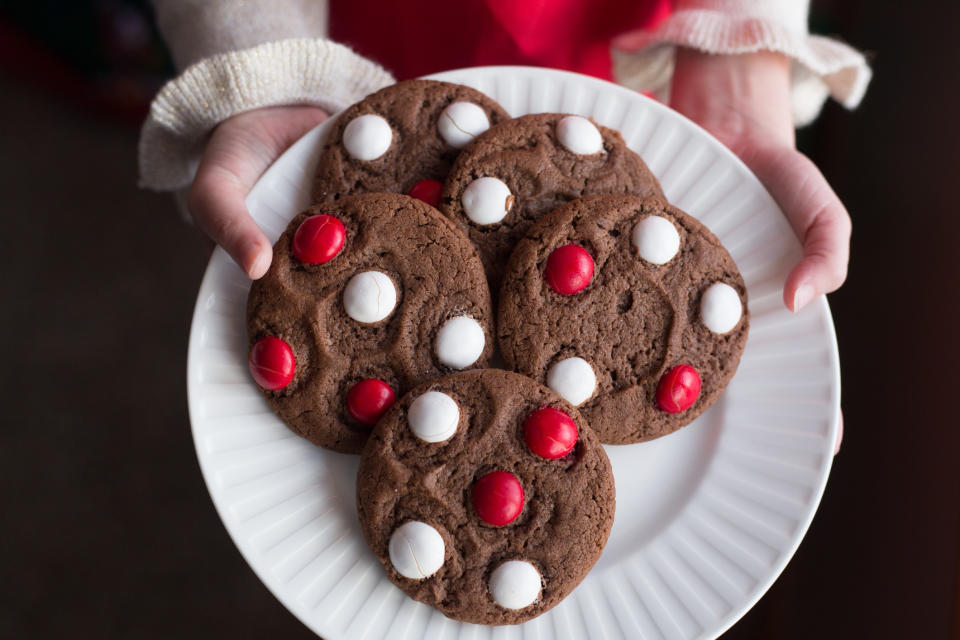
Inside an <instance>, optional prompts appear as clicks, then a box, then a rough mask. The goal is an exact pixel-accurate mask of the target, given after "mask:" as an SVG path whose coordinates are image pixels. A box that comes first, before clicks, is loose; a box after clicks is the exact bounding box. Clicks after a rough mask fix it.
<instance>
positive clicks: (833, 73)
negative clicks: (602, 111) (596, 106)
mask: <svg viewBox="0 0 960 640" xmlns="http://www.w3.org/2000/svg"><path fill="white" fill-rule="evenodd" d="M809 4H810V3H809V0H677V1H676V10H675V11H674V13H673V14H672V15H671V16H670V17H669V18H667V19H666V20H665V21H663V22H662V23H661V24H660V25H658V26H657V27H656V28H655V29H653V30H640V31H634V32H631V33H627V34H624V35H622V36H620V37H618V38H617V39H616V40H614V42H613V50H612V53H613V60H614V65H613V72H614V77H615V78H616V79H617V81H618V82H620V83H621V84H623V85H626V86H628V87H631V88H633V89H637V90H647V91H652V92H654V93H655V94H657V95H658V97H660V98H661V99H664V100H666V99H668V98H669V96H668V94H667V92H668V91H669V87H670V80H671V77H672V75H673V61H674V53H675V51H676V48H677V47H690V48H693V49H697V50H700V51H704V52H706V53H716V54H738V53H750V52H754V51H777V52H780V53H783V54H785V55H786V56H788V57H789V58H790V59H791V61H792V65H791V96H790V97H791V106H792V109H793V119H794V123H795V124H797V125H798V126H802V125H804V124H807V123H809V122H811V121H813V120H814V119H815V118H816V117H817V115H818V114H819V113H820V109H821V108H822V107H823V103H824V102H825V101H826V99H827V97H828V96H832V97H833V98H834V99H836V100H837V101H839V102H840V103H841V104H842V105H844V106H845V107H847V108H848V109H852V108H854V107H856V106H857V105H858V104H859V103H860V100H861V99H862V98H863V94H864V92H865V91H866V88H867V85H868V84H869V82H870V76H871V71H870V67H869V65H868V64H867V61H866V59H865V58H864V56H863V54H862V53H860V52H859V51H857V50H856V49H854V48H852V47H850V46H848V45H846V44H844V43H842V42H839V41H837V40H833V39H830V38H825V37H822V36H817V35H810V33H809V31H808V29H807V12H808V9H809Z"/></svg>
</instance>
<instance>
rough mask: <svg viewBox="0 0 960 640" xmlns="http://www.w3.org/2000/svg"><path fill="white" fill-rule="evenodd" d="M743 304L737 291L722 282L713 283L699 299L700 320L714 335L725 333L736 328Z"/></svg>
mask: <svg viewBox="0 0 960 640" xmlns="http://www.w3.org/2000/svg"><path fill="white" fill-rule="evenodd" d="M742 314H743V303H742V302H740V296H739V295H738V294H737V290H736V289H734V288H733V287H731V286H730V285H728V284H725V283H723V282H714V283H713V284H712V285H710V286H709V287H708V288H707V290H706V291H704V292H703V297H702V298H701V299H700V319H701V320H702V321H703V324H704V325H706V327H707V329H710V331H713V332H714V333H726V332H728V331H730V330H731V329H733V328H734V327H735V326H737V323H738V322H740V316H741V315H742Z"/></svg>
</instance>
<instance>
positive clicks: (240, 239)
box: [187, 106, 326, 280]
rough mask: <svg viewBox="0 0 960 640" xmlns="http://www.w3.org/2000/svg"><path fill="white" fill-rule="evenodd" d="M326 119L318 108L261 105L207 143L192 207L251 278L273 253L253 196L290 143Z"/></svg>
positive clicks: (189, 203) (258, 274)
mask: <svg viewBox="0 0 960 640" xmlns="http://www.w3.org/2000/svg"><path fill="white" fill-rule="evenodd" d="M325 118H326V114H325V113H324V112H323V111H322V110H321V109H317V108H315V107H307V106H300V107H273V108H266V109H258V110H256V111H251V112H247V113H243V114H240V115H237V116H234V117H232V118H230V119H229V120H226V121H225V122H223V123H221V124H220V125H219V126H218V127H217V128H216V129H215V130H214V132H213V134H212V135H211V137H210V141H209V142H208V143H207V147H206V149H205V150H204V155H203V158H202V160H201V162H200V166H199V168H198V169H197V175H196V177H195V178H194V181H193V184H192V185H191V187H190V191H189V193H188V195H187V208H188V209H189V210H190V213H191V214H192V215H193V218H194V221H195V222H196V224H197V226H198V227H199V228H200V229H201V230H202V231H203V232H204V233H206V234H207V235H208V236H209V237H210V238H211V239H213V241H214V242H216V243H217V244H219V245H220V246H221V247H223V249H224V250H225V251H226V252H227V253H228V254H229V255H230V257H231V258H233V260H234V261H235V262H236V263H237V264H238V265H239V266H240V268H241V269H243V271H244V273H246V274H247V276H248V277H250V278H251V279H254V280H255V279H257V278H260V277H262V276H263V275H264V274H265V273H266V272H267V269H269V267H270V262H271V260H272V253H273V252H272V248H271V246H270V242H269V240H268V239H267V237H266V236H265V235H264V233H263V232H262V231H261V230H260V228H259V227H258V226H257V224H256V222H255V221H254V220H253V218H252V217H251V216H250V212H249V211H248V210H247V205H246V198H247V194H248V193H249V192H250V189H251V188H252V187H253V185H254V184H255V183H256V181H257V180H258V179H259V177H260V176H261V175H262V174H263V172H264V171H265V170H266V169H267V168H268V167H269V166H270V164H272V163H273V161H274V160H275V159H276V158H277V157H278V156H279V155H280V154H281V153H282V152H283V151H284V150H285V149H286V148H287V147H288V146H290V144H292V143H293V142H295V141H296V140H297V139H298V138H299V137H300V136H301V135H303V134H304V133H306V132H307V131H309V130H310V129H311V128H313V127H314V126H315V125H316V124H318V123H319V122H322V121H323V120H324V119H325Z"/></svg>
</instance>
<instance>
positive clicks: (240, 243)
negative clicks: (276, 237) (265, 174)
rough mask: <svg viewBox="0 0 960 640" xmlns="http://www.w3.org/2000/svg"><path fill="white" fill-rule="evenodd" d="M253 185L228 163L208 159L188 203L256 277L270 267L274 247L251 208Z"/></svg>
mask: <svg viewBox="0 0 960 640" xmlns="http://www.w3.org/2000/svg"><path fill="white" fill-rule="evenodd" d="M252 186H253V183H252V182H251V183H249V184H248V183H247V182H245V181H242V180H241V179H240V178H238V177H237V175H236V174H235V173H233V172H232V171H230V169H229V168H228V167H224V166H223V165H220V164H217V163H215V162H212V161H211V162H206V161H205V162H204V163H202V164H201V165H200V169H199V170H198V171H197V176H196V178H195V179H194V181H193V186H191V188H190V193H189V194H188V196H187V206H188V208H189V209H190V212H191V214H192V215H193V219H194V221H195V222H196V224H197V226H198V227H199V228H200V230H201V231H203V232H204V233H205V234H207V236H209V237H210V238H212V239H213V241H214V242H216V243H217V244H218V245H220V246H221V247H223V249H224V251H226V252H227V253H228V254H229V255H230V257H231V258H233V261H234V262H236V263H237V264H238V265H239V266H240V268H241V269H243V272H244V273H246V274H247V277H249V278H251V279H253V280H256V279H257V278H261V277H263V274H265V273H266V272H267V269H268V268H269V267H270V262H271V260H272V257H273V251H272V248H271V246H270V241H269V240H267V237H266V236H265V235H264V233H263V231H261V230H260V227H258V226H257V223H256V222H254V220H253V218H252V217H250V212H249V211H247V205H246V197H247V193H248V192H249V191H250V188H251V187H252Z"/></svg>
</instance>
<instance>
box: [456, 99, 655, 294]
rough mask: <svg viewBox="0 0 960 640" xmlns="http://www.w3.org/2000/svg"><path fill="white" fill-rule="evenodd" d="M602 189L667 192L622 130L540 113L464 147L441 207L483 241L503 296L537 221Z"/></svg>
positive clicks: (500, 126)
mask: <svg viewBox="0 0 960 640" xmlns="http://www.w3.org/2000/svg"><path fill="white" fill-rule="evenodd" d="M598 193H619V194H637V195H641V196H651V197H660V198H662V197H663V191H662V190H661V189H660V184H659V183H658V182H657V179H656V178H655V177H654V175H653V173H651V172H650V170H649V169H648V168H647V166H646V165H645V164H644V162H643V160H642V159H641V158H640V156H638V155H637V154H636V153H634V152H633V151H631V150H630V149H629V148H628V147H627V145H626V143H625V142H624V140H623V137H622V136H621V135H620V133H619V132H617V131H615V130H613V129H608V128H606V127H603V126H600V125H598V124H596V123H595V122H593V121H592V120H590V119H589V118H585V117H583V116H577V115H567V114H559V113H539V114H532V115H525V116H521V117H519V118H515V119H513V120H508V121H507V122H503V123H500V124H496V125H494V126H492V127H490V129H489V130H488V131H487V132H485V133H483V134H482V135H480V136H478V137H477V139H476V140H474V141H473V143H472V144H471V145H470V146H469V147H467V148H466V149H464V151H463V152H462V153H461V154H460V156H459V157H458V158H457V160H456V163H455V164H454V165H453V169H451V171H450V175H449V177H448V178H447V182H446V186H445V187H444V191H443V199H442V203H441V210H442V211H443V212H444V213H445V214H446V215H447V216H449V217H450V219H451V220H453V221H454V222H456V223H457V224H458V225H459V227H460V228H461V229H462V230H463V231H464V232H465V233H466V234H467V235H469V236H470V239H471V240H472V241H473V242H474V244H476V245H477V247H478V249H479V251H480V257H481V258H482V260H483V265H484V268H485V269H486V270H487V276H488V278H489V279H490V286H491V288H492V289H493V293H494V296H496V295H497V292H498V290H499V286H500V281H501V279H502V275H503V269H504V266H505V265H506V262H507V259H508V258H509V257H510V253H511V252H512V251H513V247H514V245H516V243H517V242H518V241H519V240H520V238H521V237H523V235H524V234H525V233H526V232H527V230H528V229H529V228H530V226H531V225H532V224H533V223H534V222H536V221H537V220H538V219H540V218H541V217H543V216H544V215H546V214H547V213H549V212H551V211H553V210H554V209H556V208H557V207H558V206H560V205H562V204H564V203H566V202H569V201H570V200H573V199H575V198H580V197H582V196H585V195H590V194H598Z"/></svg>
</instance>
